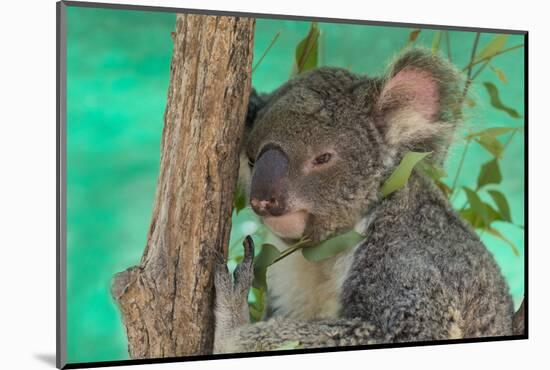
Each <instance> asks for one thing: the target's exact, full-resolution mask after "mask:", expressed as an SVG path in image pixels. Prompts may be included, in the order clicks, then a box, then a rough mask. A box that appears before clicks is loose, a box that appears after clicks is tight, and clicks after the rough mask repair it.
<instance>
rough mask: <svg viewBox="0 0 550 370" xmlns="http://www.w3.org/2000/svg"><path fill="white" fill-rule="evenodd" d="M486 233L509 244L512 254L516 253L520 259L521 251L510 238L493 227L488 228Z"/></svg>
mask: <svg viewBox="0 0 550 370" xmlns="http://www.w3.org/2000/svg"><path fill="white" fill-rule="evenodd" d="M484 231H486V232H487V233H489V234H491V235H492V236H494V237H495V238H497V239H500V240H502V241H503V242H505V243H506V244H508V245H509V246H510V248H512V252H514V254H515V255H516V256H517V257H519V250H518V249H517V247H516V246H515V245H514V243H512V242H511V241H510V240H509V239H508V238H506V237H505V236H504V235H502V234H501V233H500V231H498V230H497V229H493V228H492V227H487V228H486V229H484Z"/></svg>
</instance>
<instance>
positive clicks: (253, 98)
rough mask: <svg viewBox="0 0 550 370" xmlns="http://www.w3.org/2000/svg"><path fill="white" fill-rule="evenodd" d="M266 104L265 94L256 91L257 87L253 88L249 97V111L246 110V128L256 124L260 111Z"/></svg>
mask: <svg viewBox="0 0 550 370" xmlns="http://www.w3.org/2000/svg"><path fill="white" fill-rule="evenodd" d="M265 104H266V99H265V96H263V95H260V94H258V93H257V92H256V89H254V88H252V90H251V91H250V96H249V98H248V111H247V112H246V128H247V129H251V128H252V126H253V125H254V120H255V119H256V117H257V115H258V112H259V111H260V109H262V108H263V107H264V106H265Z"/></svg>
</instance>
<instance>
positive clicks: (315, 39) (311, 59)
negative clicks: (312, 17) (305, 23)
mask: <svg viewBox="0 0 550 370" xmlns="http://www.w3.org/2000/svg"><path fill="white" fill-rule="evenodd" d="M320 33H321V32H320V31H319V27H318V25H317V22H311V27H310V28H309V33H308V34H307V36H306V37H305V38H304V39H303V40H302V41H300V43H299V44H298V46H297V47H296V56H295V57H296V71H297V73H302V72H305V71H308V70H310V69H313V68H315V67H317V59H318V51H319V50H318V49H319V35H320Z"/></svg>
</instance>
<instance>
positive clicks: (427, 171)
mask: <svg viewBox="0 0 550 370" xmlns="http://www.w3.org/2000/svg"><path fill="white" fill-rule="evenodd" d="M418 169H419V170H420V171H421V172H422V173H423V174H424V175H426V176H428V177H429V178H431V179H432V180H436V181H437V180H439V179H441V178H443V177H447V173H446V172H445V170H444V169H442V168H441V167H438V166H435V165H434V164H433V163H428V162H420V163H419V164H418Z"/></svg>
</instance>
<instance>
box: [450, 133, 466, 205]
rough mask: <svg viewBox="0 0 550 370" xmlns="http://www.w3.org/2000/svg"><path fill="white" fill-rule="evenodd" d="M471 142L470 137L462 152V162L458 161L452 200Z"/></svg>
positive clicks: (452, 188)
mask: <svg viewBox="0 0 550 370" xmlns="http://www.w3.org/2000/svg"><path fill="white" fill-rule="evenodd" d="M470 142H471V140H469V139H468V140H467V141H466V146H465V147H464V151H463V152H462V156H461V157H460V162H459V163H458V168H457V170H456V174H455V178H454V179H453V185H452V186H451V194H453V195H452V198H451V201H452V199H454V198H455V196H456V194H455V189H456V185H457V183H458V178H459V176H460V172H461V171H462V166H463V165H464V159H465V158H466V153H467V152H468V147H469V146H470Z"/></svg>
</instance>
